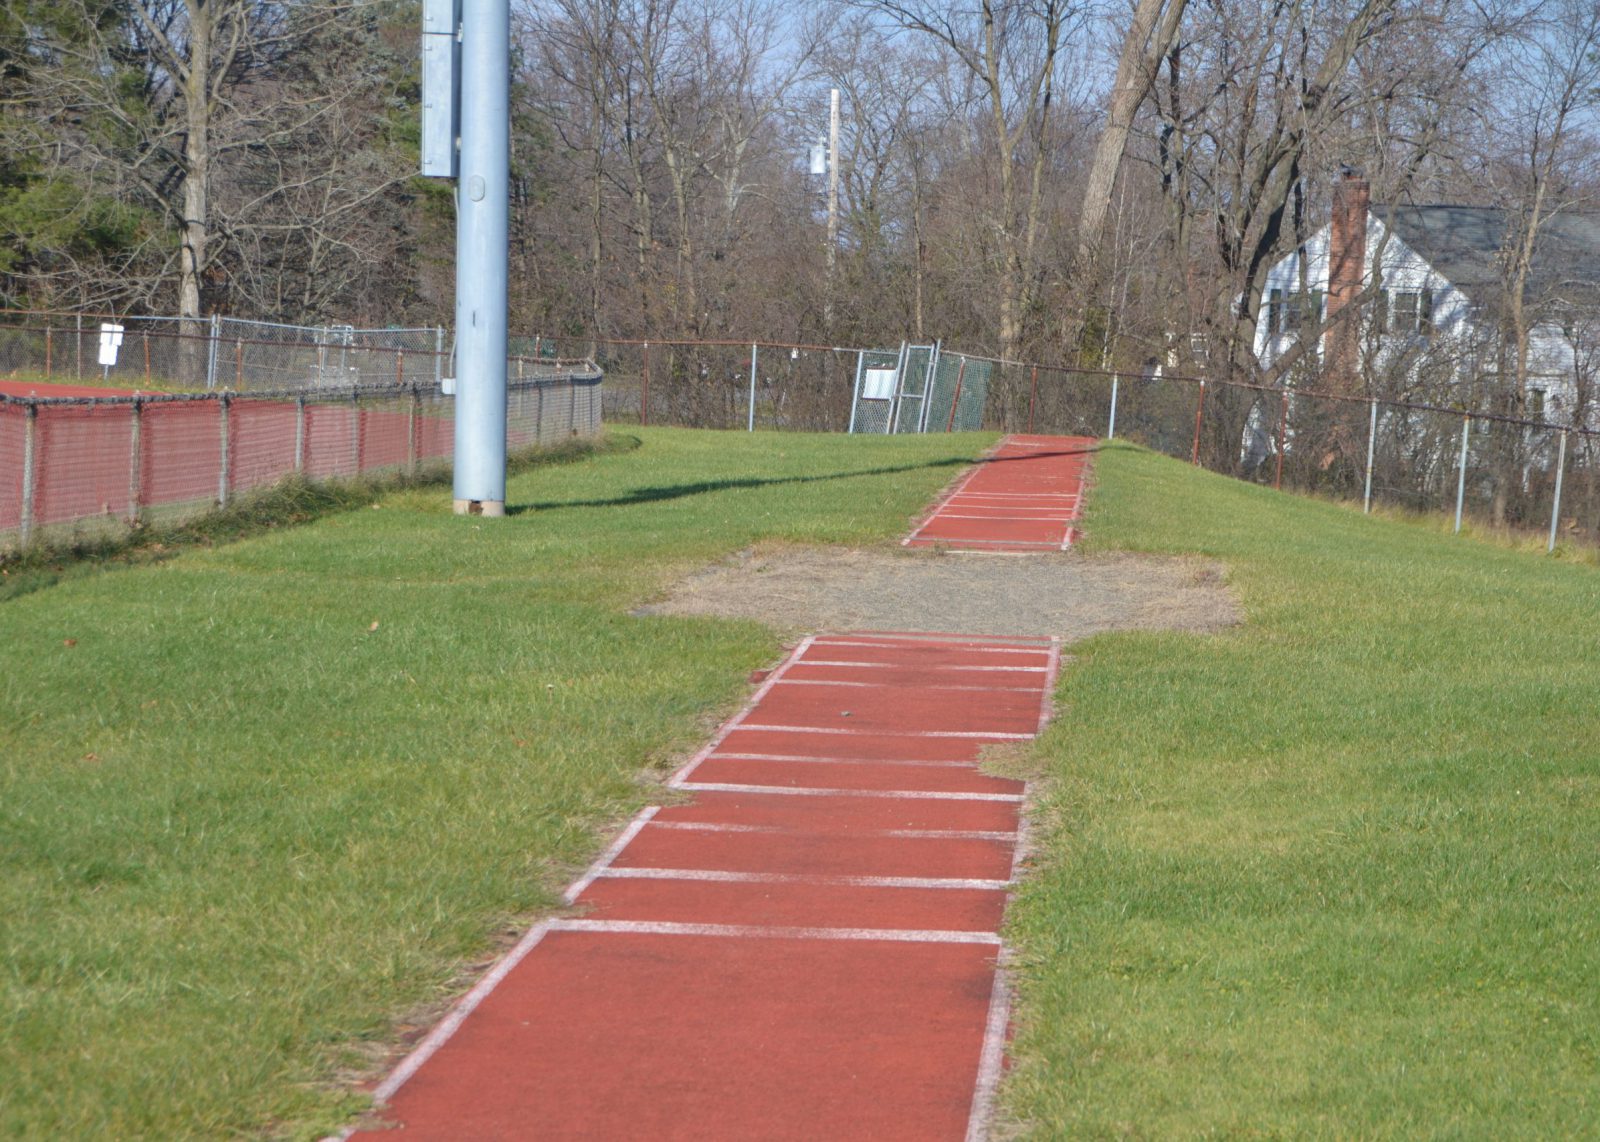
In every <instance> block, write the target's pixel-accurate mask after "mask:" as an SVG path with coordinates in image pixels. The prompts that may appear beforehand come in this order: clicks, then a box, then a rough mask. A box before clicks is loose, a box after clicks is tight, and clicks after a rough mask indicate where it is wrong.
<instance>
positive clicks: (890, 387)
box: [861, 369, 896, 400]
mask: <svg viewBox="0 0 1600 1142" xmlns="http://www.w3.org/2000/svg"><path fill="white" fill-rule="evenodd" d="M895 372H896V370H894V369H868V370H867V371H866V373H865V374H864V375H863V376H862V378H861V399H862V400H891V399H893V397H894V377H895Z"/></svg>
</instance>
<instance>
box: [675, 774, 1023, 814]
mask: <svg viewBox="0 0 1600 1142" xmlns="http://www.w3.org/2000/svg"><path fill="white" fill-rule="evenodd" d="M980 776H987V775H980ZM678 788H679V789H692V790H704V791H706V792H708V793H760V794H763V795H766V794H772V795H774V796H779V797H888V798H891V799H896V798H902V799H906V800H912V801H1007V802H1011V803H1013V804H1015V803H1019V802H1021V800H1022V795H1021V794H1020V793H953V792H948V791H943V790H932V789H831V788H818V787H816V786H810V785H803V786H802V785H741V784H739V783H738V782H732V781H693V782H689V781H686V782H684V783H683V784H682V785H680V786H678ZM657 823H658V824H659V823H662V822H657Z"/></svg>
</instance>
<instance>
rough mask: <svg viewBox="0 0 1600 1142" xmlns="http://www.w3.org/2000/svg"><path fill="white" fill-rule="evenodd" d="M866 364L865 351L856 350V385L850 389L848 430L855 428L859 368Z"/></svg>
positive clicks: (859, 380) (858, 395)
mask: <svg viewBox="0 0 1600 1142" xmlns="http://www.w3.org/2000/svg"><path fill="white" fill-rule="evenodd" d="M866 364H867V351H866V350H865V349H857V350H856V386H855V388H853V389H851V390H850V428H849V431H850V432H854V431H855V430H856V407H857V406H858V405H860V403H861V370H862V369H863V368H865V367H866Z"/></svg>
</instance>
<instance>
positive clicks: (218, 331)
mask: <svg viewBox="0 0 1600 1142" xmlns="http://www.w3.org/2000/svg"><path fill="white" fill-rule="evenodd" d="M221 336H222V318H220V317H218V316H217V315H216V314H215V313H213V314H212V315H211V336H210V338H209V340H208V342H207V344H206V389H207V391H211V390H214V389H215V388H216V387H217V344H218V341H219V339H220V338H221Z"/></svg>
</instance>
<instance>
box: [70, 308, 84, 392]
mask: <svg viewBox="0 0 1600 1142" xmlns="http://www.w3.org/2000/svg"><path fill="white" fill-rule="evenodd" d="M74 321H75V323H76V328H77V333H76V334H75V335H74V336H73V339H72V341H73V359H74V361H75V362H76V363H75V364H74V365H73V369H74V374H73V375H74V377H75V379H77V380H80V381H81V380H83V314H81V313H80V314H78V315H77V316H76V317H75V318H74Z"/></svg>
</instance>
